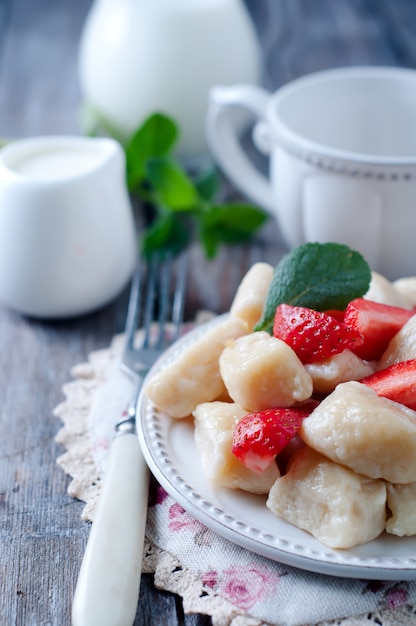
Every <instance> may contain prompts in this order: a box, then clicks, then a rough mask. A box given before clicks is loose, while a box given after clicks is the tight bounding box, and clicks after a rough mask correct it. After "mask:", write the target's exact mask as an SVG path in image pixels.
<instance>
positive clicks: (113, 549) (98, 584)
mask: <svg viewBox="0 0 416 626" xmlns="http://www.w3.org/2000/svg"><path fill="white" fill-rule="evenodd" d="M148 485H149V471H148V468H147V466H146V463H145V460H144V458H143V455H142V452H141V450H140V445H139V442H138V439H137V435H136V434H132V433H128V434H127V433H125V434H121V435H119V436H117V437H115V438H114V441H113V443H112V446H111V452H110V461H109V466H108V470H107V472H106V474H105V477H104V484H103V490H102V493H101V496H100V500H99V504H98V508H97V512H96V514H95V518H94V522H93V524H92V527H91V532H90V536H89V539H88V543H87V547H86V550H85V555H84V559H83V561H82V565H81V569H80V573H79V577H78V582H77V586H76V590H75V596H74V601H73V606H72V623H73V624H74V626H107V625H108V626H131V625H132V624H133V622H134V618H135V615H136V610H137V601H138V597H139V590H140V576H141V565H142V557H143V544H144V533H145V527H146V512H147V500H148Z"/></svg>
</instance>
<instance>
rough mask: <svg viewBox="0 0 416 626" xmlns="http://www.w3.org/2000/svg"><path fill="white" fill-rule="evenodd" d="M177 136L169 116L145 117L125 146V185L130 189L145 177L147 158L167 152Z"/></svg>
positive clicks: (177, 131) (174, 125) (176, 130)
mask: <svg viewBox="0 0 416 626" xmlns="http://www.w3.org/2000/svg"><path fill="white" fill-rule="evenodd" d="M178 136H179V130H178V127H177V125H176V123H175V122H174V121H173V120H172V119H170V118H169V117H166V116H165V115H162V114H161V113H154V114H153V115H151V116H150V117H148V118H147V119H146V121H145V122H144V123H143V125H142V126H140V128H139V129H138V130H137V131H136V132H135V133H134V135H133V136H132V138H131V139H130V141H129V142H128V143H127V145H126V147H125V153H126V169H127V185H128V187H129V189H130V190H132V189H134V188H135V187H136V186H137V185H139V184H140V183H141V182H142V181H143V179H144V178H145V177H146V163H147V161H148V159H150V158H154V157H162V156H165V155H167V154H169V152H170V150H171V149H172V147H173V146H174V145H175V143H176V140H177V139H178Z"/></svg>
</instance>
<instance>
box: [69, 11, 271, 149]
mask: <svg viewBox="0 0 416 626" xmlns="http://www.w3.org/2000/svg"><path fill="white" fill-rule="evenodd" d="M260 67H261V62H260V49H259V45H258V42H257V38H256V33H255V31H254V27H253V24H252V23H251V20H250V17H249V15H248V13H247V11H246V9H245V6H244V4H243V2H242V0H95V2H94V3H93V5H92V8H91V10H90V13H89V15H88V17H87V20H86V23H85V26H84V29H83V33H82V36H81V41H80V54H79V77H80V85H81V91H82V93H83V97H84V99H85V101H86V102H88V103H89V104H90V105H92V106H93V107H95V108H96V109H97V110H98V111H99V112H100V113H101V114H102V115H104V116H105V117H106V118H108V120H109V121H110V122H111V123H112V124H113V125H114V126H115V127H116V128H117V129H119V130H120V131H121V133H122V135H123V136H124V138H128V137H129V136H130V135H131V134H132V133H133V132H134V131H135V130H136V128H137V127H138V126H139V125H140V123H141V122H142V121H143V120H144V119H145V118H146V117H147V116H148V115H149V114H151V113H153V112H155V111H159V112H162V113H165V114H167V115H170V116H171V117H173V118H174V119H175V120H176V121H177V123H178V124H179V127H180V130H181V141H180V145H179V146H178V152H179V153H180V154H182V156H183V157H185V158H187V157H188V158H189V157H199V156H204V155H205V154H206V153H207V152H208V150H207V146H206V139H205V126H204V123H205V114H206V108H207V103H208V92H209V89H210V87H211V86H212V85H214V84H222V85H227V84H233V83H235V82H244V83H249V84H253V83H258V82H259V80H260Z"/></svg>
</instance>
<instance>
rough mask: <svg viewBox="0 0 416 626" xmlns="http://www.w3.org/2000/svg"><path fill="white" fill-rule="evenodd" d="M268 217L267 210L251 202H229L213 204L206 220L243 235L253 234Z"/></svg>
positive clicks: (206, 215) (210, 224) (207, 223)
mask: <svg viewBox="0 0 416 626" xmlns="http://www.w3.org/2000/svg"><path fill="white" fill-rule="evenodd" d="M268 217H269V216H268V214H267V213H266V212H265V211H263V210H262V209H259V208H257V207H255V206H252V205H251V204H243V203H240V202H229V203H227V204H214V205H212V206H211V207H210V208H209V210H208V211H207V212H206V214H205V216H204V221H205V223H206V225H209V226H214V225H215V226H220V227H222V228H224V229H230V230H234V231H236V232H239V233H241V234H242V235H244V234H248V235H251V234H252V233H254V232H255V231H256V230H258V229H259V228H260V227H261V226H263V224H264V223H265V222H266V221H267V219H268Z"/></svg>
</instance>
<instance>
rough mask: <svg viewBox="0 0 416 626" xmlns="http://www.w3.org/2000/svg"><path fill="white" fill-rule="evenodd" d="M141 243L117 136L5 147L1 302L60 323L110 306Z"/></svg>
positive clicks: (0, 160)
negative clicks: (137, 236) (138, 244)
mask: <svg viewBox="0 0 416 626" xmlns="http://www.w3.org/2000/svg"><path fill="white" fill-rule="evenodd" d="M136 248H137V241H136V236H135V227H134V221H133V215H132V210H131V205H130V201H129V197H128V193H127V189H126V185H125V163H124V153H123V151H122V149H121V146H120V145H119V144H118V143H117V142H115V141H113V140H112V139H105V138H103V139H101V138H100V139H98V138H97V139H95V138H82V137H79V138H78V137H59V136H58V137H36V138H31V139H22V140H16V141H14V142H12V143H10V144H9V145H7V146H6V147H4V148H3V149H2V150H0V301H1V302H3V303H4V304H6V305H8V306H10V307H12V308H14V309H16V310H18V311H20V312H21V313H24V314H27V315H30V316H35V317H42V318H62V317H71V316H76V315H81V314H84V313H88V312H90V311H93V310H94V309H97V308H98V307H101V306H103V305H104V304H106V303H108V302H109V301H111V300H112V299H113V298H114V297H115V296H116V295H117V294H118V293H119V292H120V290H121V289H122V288H123V287H124V286H125V284H126V283H127V282H128V280H129V278H130V276H131V273H132V270H133V267H134V262H135V258H136Z"/></svg>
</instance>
